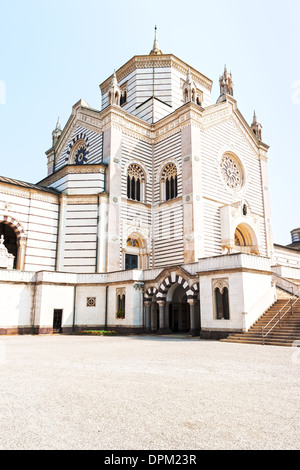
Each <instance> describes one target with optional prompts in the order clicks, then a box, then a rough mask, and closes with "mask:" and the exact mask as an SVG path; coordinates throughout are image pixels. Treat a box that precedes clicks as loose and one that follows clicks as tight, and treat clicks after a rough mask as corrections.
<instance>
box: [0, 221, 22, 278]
mask: <svg viewBox="0 0 300 470" xmlns="http://www.w3.org/2000/svg"><path fill="white" fill-rule="evenodd" d="M1 236H3V237H4V245H5V246H6V248H7V250H8V253H10V254H12V255H13V256H14V257H15V259H14V269H18V270H24V268H25V250H26V243H27V238H26V235H25V232H24V229H23V227H22V225H21V224H20V223H19V222H18V221H17V220H15V219H13V218H12V217H9V216H4V217H3V218H2V220H0V237H1Z"/></svg>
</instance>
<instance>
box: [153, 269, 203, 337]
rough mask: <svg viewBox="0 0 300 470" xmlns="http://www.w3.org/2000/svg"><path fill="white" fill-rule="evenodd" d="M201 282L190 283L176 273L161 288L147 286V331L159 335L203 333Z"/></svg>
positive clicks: (196, 334)
mask: <svg viewBox="0 0 300 470" xmlns="http://www.w3.org/2000/svg"><path fill="white" fill-rule="evenodd" d="M198 296H199V285H198V283H195V284H193V285H190V283H188V282H187V281H186V280H185V279H184V278H183V277H182V276H180V275H177V274H176V273H175V272H174V273H172V274H171V275H170V276H168V277H167V278H166V279H165V280H164V281H163V282H162V283H161V284H159V287H158V288H156V287H149V288H148V289H146V292H145V297H144V306H145V323H144V324H145V330H146V331H151V332H157V333H158V334H172V333H177V332H185V333H189V334H190V335H192V336H198V335H199V334H200V309H199V299H198Z"/></svg>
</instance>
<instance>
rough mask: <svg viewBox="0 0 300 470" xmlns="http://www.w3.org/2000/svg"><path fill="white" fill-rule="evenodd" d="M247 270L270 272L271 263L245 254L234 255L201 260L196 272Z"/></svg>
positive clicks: (262, 258)
mask: <svg viewBox="0 0 300 470" xmlns="http://www.w3.org/2000/svg"><path fill="white" fill-rule="evenodd" d="M235 268H247V269H254V270H258V271H270V273H271V263H270V259H269V258H264V257H262V256H256V255H249V254H245V253H234V254H229V255H221V256H214V257H212V258H203V259H200V260H199V261H198V270H197V272H205V271H216V270H221V269H222V270H223V269H225V270H226V269H235Z"/></svg>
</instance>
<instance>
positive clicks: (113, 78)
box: [111, 70, 118, 87]
mask: <svg viewBox="0 0 300 470" xmlns="http://www.w3.org/2000/svg"><path fill="white" fill-rule="evenodd" d="M111 86H114V87H115V86H118V80H117V74H116V71H115V70H114V74H113V77H112V79H111Z"/></svg>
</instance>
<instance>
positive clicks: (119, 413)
mask: <svg viewBox="0 0 300 470" xmlns="http://www.w3.org/2000/svg"><path fill="white" fill-rule="evenodd" d="M0 374H1V383H0V408H1V409H0V412H1V413H0V449H1V450H3V449H51V450H52V449H105V450H112V449H115V450H125V449H126V450H201V449H208V450H210V449H299V448H300V441H299V437H300V433H299V431H300V428H299V411H300V410H299V402H300V401H299V390H300V387H299V386H300V348H298V349H296V348H284V347H283V348H279V347H270V346H265V347H263V346H250V345H238V344H229V343H220V342H214V341H212V342H210V341H199V340H197V339H194V340H185V339H180V338H170V337H168V338H163V337H162V338H157V337H149V336H139V337H91V336H90V337H81V336H15V337H13V336H11V337H0Z"/></svg>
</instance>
